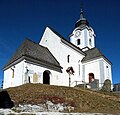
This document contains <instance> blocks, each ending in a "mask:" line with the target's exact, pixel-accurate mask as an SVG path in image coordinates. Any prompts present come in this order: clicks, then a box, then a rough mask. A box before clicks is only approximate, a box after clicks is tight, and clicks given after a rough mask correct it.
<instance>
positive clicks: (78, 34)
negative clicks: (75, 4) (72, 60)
mask: <svg viewBox="0 0 120 115" xmlns="http://www.w3.org/2000/svg"><path fill="white" fill-rule="evenodd" d="M70 42H71V43H73V44H74V45H76V46H77V47H79V48H80V49H82V50H83V51H86V50H89V49H91V48H94V47H95V34H94V31H93V29H92V28H91V27H90V26H89V22H88V21H87V19H86V18H85V17H84V14H83V10H82V9H81V12H80V19H79V20H78V21H77V22H76V24H75V29H74V30H73V32H72V34H71V35H70Z"/></svg>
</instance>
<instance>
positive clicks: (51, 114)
mask: <svg viewBox="0 0 120 115" xmlns="http://www.w3.org/2000/svg"><path fill="white" fill-rule="evenodd" d="M8 114H15V115H25V114H26V115H29V114H30V115H31V114H32V115H112V114H103V113H60V112H20V113H18V112H14V111H13V110H11V109H0V115H8Z"/></svg>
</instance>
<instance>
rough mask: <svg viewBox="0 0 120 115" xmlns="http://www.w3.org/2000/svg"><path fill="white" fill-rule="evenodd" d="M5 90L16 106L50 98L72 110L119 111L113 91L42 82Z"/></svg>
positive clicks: (117, 100)
mask: <svg viewBox="0 0 120 115" xmlns="http://www.w3.org/2000/svg"><path fill="white" fill-rule="evenodd" d="M6 90H7V91H8V93H9V95H10V97H11V99H12V100H14V103H15V105H16V106H17V105H18V104H40V103H44V102H45V101H46V100H50V101H52V102H53V103H65V104H68V105H71V106H74V107H75V110H74V111H73V112H99V113H100V112H101V113H114V114H117V113H120V95H117V94H113V93H103V92H95V91H91V90H88V89H86V90H85V89H80V88H69V87H62V86H61V87H60V86H51V85H43V84H25V85H22V86H18V87H14V88H9V89H6Z"/></svg>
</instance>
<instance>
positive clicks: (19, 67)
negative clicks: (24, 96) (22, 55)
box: [3, 60, 61, 89]
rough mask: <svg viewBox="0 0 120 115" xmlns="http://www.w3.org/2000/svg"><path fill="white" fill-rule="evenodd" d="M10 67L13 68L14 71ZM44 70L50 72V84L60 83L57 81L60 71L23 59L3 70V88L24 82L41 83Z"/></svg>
mask: <svg viewBox="0 0 120 115" xmlns="http://www.w3.org/2000/svg"><path fill="white" fill-rule="evenodd" d="M12 68H13V69H14V73H13V70H12ZM27 70H28V72H27ZM45 71H48V72H50V73H49V77H50V85H61V83H60V81H59V80H60V76H61V75H60V74H61V73H60V72H57V71H54V70H51V69H48V68H45V67H41V66H39V65H36V64H31V63H29V62H26V60H23V61H21V62H20V63H18V64H15V65H14V66H12V67H10V68H8V69H6V70H5V71H4V84H3V88H4V89H5V88H9V87H15V86H19V85H22V84H25V83H43V73H44V72H45Z"/></svg>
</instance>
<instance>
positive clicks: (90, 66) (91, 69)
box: [83, 60, 100, 83]
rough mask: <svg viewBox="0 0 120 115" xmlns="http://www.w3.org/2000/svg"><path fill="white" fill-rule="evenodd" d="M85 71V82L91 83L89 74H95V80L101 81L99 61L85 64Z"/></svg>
mask: <svg viewBox="0 0 120 115" xmlns="http://www.w3.org/2000/svg"><path fill="white" fill-rule="evenodd" d="M83 66H85V67H84V70H83V72H84V73H83V75H84V76H83V78H84V80H85V82H87V83H88V82H89V76H88V74H89V73H94V76H95V79H100V67H99V60H95V61H91V62H87V63H83Z"/></svg>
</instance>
